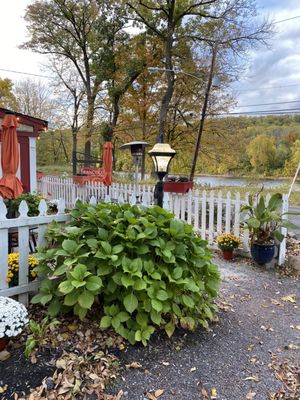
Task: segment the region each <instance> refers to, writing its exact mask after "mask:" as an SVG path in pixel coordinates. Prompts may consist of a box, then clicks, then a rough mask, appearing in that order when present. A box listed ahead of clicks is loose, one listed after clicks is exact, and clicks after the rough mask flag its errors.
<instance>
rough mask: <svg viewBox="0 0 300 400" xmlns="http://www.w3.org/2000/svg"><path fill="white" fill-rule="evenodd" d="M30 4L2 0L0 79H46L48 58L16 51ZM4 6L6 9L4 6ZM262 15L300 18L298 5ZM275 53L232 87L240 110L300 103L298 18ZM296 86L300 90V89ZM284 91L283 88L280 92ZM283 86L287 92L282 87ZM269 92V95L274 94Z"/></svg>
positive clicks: (288, 3) (278, 6) (276, 4)
mask: <svg viewBox="0 0 300 400" xmlns="http://www.w3.org/2000/svg"><path fill="white" fill-rule="evenodd" d="M31 2H32V1H31V0H9V1H6V0H2V1H1V3H3V4H1V5H2V8H1V14H0V37H1V45H0V51H1V57H0V77H1V78H6V77H7V78H10V79H12V80H21V79H24V78H26V75H21V74H15V73H9V72H6V71H2V70H1V69H6V70H15V71H22V72H27V73H34V74H45V72H44V71H43V70H42V67H41V65H42V63H43V62H44V60H45V59H44V58H43V57H42V56H40V55H37V54H33V53H31V52H29V51H25V50H20V49H18V46H19V45H20V44H21V43H22V42H24V40H26V28H25V22H24V20H23V16H24V10H25V8H26V6H27V5H28V4H30V3H31ZM4 4H5V5H4ZM257 5H258V13H259V15H260V16H261V17H268V18H270V19H271V20H273V21H280V20H283V19H288V18H293V17H296V16H300V1H299V0H257ZM270 46H271V49H266V48H260V49H257V50H255V51H253V52H252V53H251V54H250V57H249V67H248V69H247V70H246V71H245V72H244V73H243V74H242V75H241V76H240V80H239V82H237V83H236V84H235V85H234V87H233V90H234V93H235V94H236V96H237V101H238V104H239V105H241V106H243V105H248V104H249V105H252V104H261V103H275V102H284V101H296V100H298V99H299V100H300V18H298V19H294V20H289V21H286V22H281V23H278V24H276V34H275V36H274V38H273V39H272V40H271V41H270ZM296 85H298V86H296ZM277 86H280V87H277ZM282 86H284V87H282ZM270 88H271V89H270ZM297 107H300V102H299V103H290V104H279V105H268V106H260V107H254V106H250V107H241V108H237V109H236V110H233V111H252V110H271V109H284V108H297Z"/></svg>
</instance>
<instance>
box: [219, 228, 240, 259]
mask: <svg viewBox="0 0 300 400" xmlns="http://www.w3.org/2000/svg"><path fill="white" fill-rule="evenodd" d="M217 243H218V247H219V248H220V249H221V250H222V251H223V257H224V258H225V260H231V259H232V258H233V250H234V249H236V248H238V247H239V245H240V243H241V240H240V239H239V238H238V237H237V236H235V235H232V234H231V233H223V234H222V235H219V236H218V238H217Z"/></svg>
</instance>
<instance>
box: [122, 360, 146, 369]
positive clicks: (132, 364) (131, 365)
mask: <svg viewBox="0 0 300 400" xmlns="http://www.w3.org/2000/svg"><path fill="white" fill-rule="evenodd" d="M125 367H126V368H127V369H130V368H133V369H137V368H143V366H142V364H140V363H139V362H136V361H133V362H132V363H130V364H126V365H125Z"/></svg>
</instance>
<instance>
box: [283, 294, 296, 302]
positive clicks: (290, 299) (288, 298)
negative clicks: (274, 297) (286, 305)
mask: <svg viewBox="0 0 300 400" xmlns="http://www.w3.org/2000/svg"><path fill="white" fill-rule="evenodd" d="M281 300H283V301H287V302H290V303H296V295H295V294H290V295H288V296H284V297H281Z"/></svg>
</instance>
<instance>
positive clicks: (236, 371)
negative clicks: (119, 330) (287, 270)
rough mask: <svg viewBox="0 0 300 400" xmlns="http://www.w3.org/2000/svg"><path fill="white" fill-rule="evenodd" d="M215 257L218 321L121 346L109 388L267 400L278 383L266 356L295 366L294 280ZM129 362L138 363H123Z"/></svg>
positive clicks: (190, 397) (137, 396)
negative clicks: (116, 376)
mask: <svg viewBox="0 0 300 400" xmlns="http://www.w3.org/2000/svg"><path fill="white" fill-rule="evenodd" d="M215 262H216V263H217V264H218V265H219V266H220V270H221V273H222V277H223V283H222V287H221V291H220V299H219V300H218V301H219V307H220V313H219V322H217V323H214V324H213V325H212V327H211V328H212V330H211V331H210V332H204V331H197V332H195V333H186V332H182V331H177V332H176V334H175V335H174V336H173V337H172V339H171V340H169V339H167V338H166V336H165V335H163V334H161V335H157V336H155V337H154V338H153V340H152V341H151V343H150V345H149V346H148V347H147V348H144V347H143V346H130V347H128V348H127V350H126V351H124V352H120V354H118V357H120V363H121V368H122V370H121V379H120V380H119V381H118V383H117V384H116V385H115V386H114V387H112V388H110V393H112V394H113V393H114V394H116V393H118V392H119V391H120V390H122V391H123V396H122V399H128V400H129V399H130V400H144V399H155V398H156V397H155V396H154V397H151V393H152V396H153V395H154V393H155V391H158V390H160V391H158V392H156V396H157V395H158V397H157V398H159V400H196V399H197V400H199V399H218V400H252V399H254V400H266V399H268V398H269V396H270V394H271V393H274V392H276V391H277V390H278V389H279V388H280V387H281V386H282V382H280V381H279V380H277V379H276V377H275V375H274V371H273V369H271V368H270V363H271V362H272V360H273V362H274V360H275V357H278V360H279V361H278V362H280V360H284V359H288V360H289V363H291V364H293V365H299V364H300V354H299V353H300V351H299V349H297V346H299V348H300V330H299V325H300V311H299V306H298V305H297V303H298V304H299V298H300V288H299V280H297V279H295V278H290V277H280V276H278V275H277V274H275V272H274V271H272V270H268V271H266V270H265V269H263V268H259V267H254V266H252V265H251V263H250V262H247V261H245V260H244V259H241V260H240V261H233V262H226V261H224V260H222V259H221V258H219V257H218V256H216V257H215ZM297 328H298V329H297ZM133 362H137V363H139V364H141V367H140V368H126V365H129V364H131V363H133ZM133 366H138V365H135V364H133ZM162 391H163V393H162ZM149 393H150V394H149ZM161 393H162V394H161ZM287 398H288V399H295V400H296V399H300V393H297V395H296V397H282V399H287Z"/></svg>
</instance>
